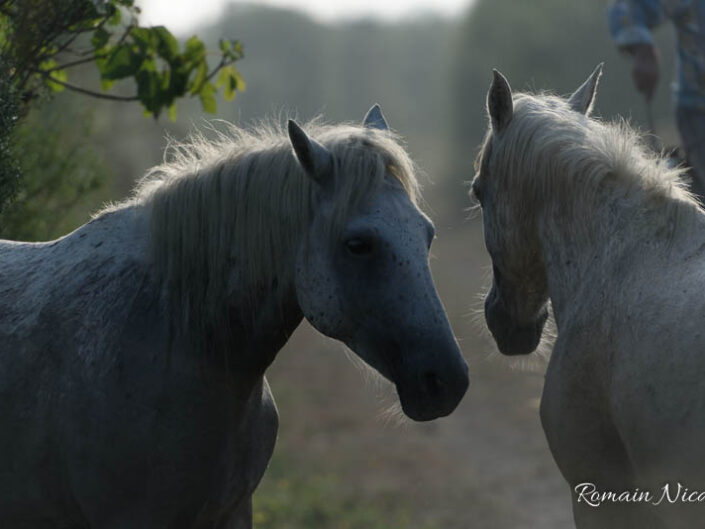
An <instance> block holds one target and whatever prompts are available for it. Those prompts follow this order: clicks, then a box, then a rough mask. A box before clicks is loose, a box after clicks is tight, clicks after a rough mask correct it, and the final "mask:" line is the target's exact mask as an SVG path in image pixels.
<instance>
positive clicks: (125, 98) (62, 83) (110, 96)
mask: <svg viewBox="0 0 705 529" xmlns="http://www.w3.org/2000/svg"><path fill="white" fill-rule="evenodd" d="M34 71H35V72H36V73H38V74H39V75H41V76H42V77H45V78H47V79H48V80H50V81H51V82H52V83H56V84H58V85H60V86H63V87H64V88H67V89H68V90H72V91H73V92H78V93H79V94H85V95H88V96H91V97H97V98H99V99H109V100H110V101H139V96H136V95H134V96H116V95H113V94H104V93H102V92H94V91H93V90H88V89H86V88H81V87H80V86H76V85H73V84H70V83H67V82H65V81H60V80H59V79H56V78H55V77H53V76H52V75H51V74H50V73H47V72H44V71H42V70H34Z"/></svg>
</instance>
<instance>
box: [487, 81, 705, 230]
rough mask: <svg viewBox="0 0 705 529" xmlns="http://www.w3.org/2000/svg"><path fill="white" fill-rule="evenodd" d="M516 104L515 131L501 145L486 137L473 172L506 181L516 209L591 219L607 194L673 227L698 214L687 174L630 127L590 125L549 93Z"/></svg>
mask: <svg viewBox="0 0 705 529" xmlns="http://www.w3.org/2000/svg"><path fill="white" fill-rule="evenodd" d="M513 100H514V115H513V117H512V122H511V124H510V126H508V127H507V128H506V129H505V130H503V131H502V133H501V139H499V140H498V141H496V142H495V141H491V134H488V136H487V138H486V139H485V142H484V144H483V146H482V148H481V151H480V154H479V156H478V160H477V162H476V166H477V168H480V167H483V168H486V169H488V170H489V172H490V173H491V174H492V176H491V178H500V179H503V181H502V183H501V185H500V188H502V189H511V190H512V193H511V196H512V197H515V199H516V200H519V201H521V203H520V204H515V205H514V206H516V207H520V208H522V209H525V210H527V215H528V214H529V213H528V210H536V209H537V207H539V206H540V205H543V204H545V203H546V202H547V201H550V202H551V205H552V206H554V207H571V208H583V209H584V213H585V214H589V212H590V211H594V207H595V206H596V203H597V202H599V201H604V199H605V192H606V190H610V189H611V190H612V192H613V195H614V196H616V197H617V196H618V197H620V199H621V200H623V201H630V202H633V203H639V204H641V205H642V206H643V207H646V208H654V209H661V210H662V213H663V215H662V217H663V218H664V220H666V221H668V222H672V221H673V220H674V219H675V220H676V221H677V222H680V220H682V217H683V215H684V214H685V215H686V216H688V214H689V212H694V211H696V210H698V209H699V205H698V203H697V201H696V200H695V198H694V197H693V196H692V195H691V194H690V193H689V192H688V191H687V189H686V184H685V181H684V179H683V176H684V173H685V170H684V169H683V168H671V167H669V166H668V165H667V161H666V159H664V158H663V157H661V156H660V155H658V154H656V153H653V152H652V151H651V150H650V149H649V148H648V147H646V145H645V142H644V140H643V138H642V137H641V135H640V134H639V133H638V132H637V131H635V130H634V129H632V128H631V127H629V126H628V125H627V124H626V123H625V122H623V121H617V122H613V123H610V122H603V121H600V120H596V119H592V118H588V117H586V116H583V115H581V114H579V113H577V112H575V111H573V110H572V109H571V108H570V106H569V104H568V102H567V101H566V100H564V99H562V98H560V97H557V96H553V95H548V94H537V95H532V94H515V96H514V98H513ZM678 219H680V220H678Z"/></svg>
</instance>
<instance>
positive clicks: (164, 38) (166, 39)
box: [152, 26, 179, 62]
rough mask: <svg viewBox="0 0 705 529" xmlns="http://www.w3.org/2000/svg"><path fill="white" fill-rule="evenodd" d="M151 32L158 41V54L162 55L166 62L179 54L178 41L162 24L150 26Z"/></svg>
mask: <svg viewBox="0 0 705 529" xmlns="http://www.w3.org/2000/svg"><path fill="white" fill-rule="evenodd" d="M152 32H153V33H154V35H155V36H156V39H157V41H158V45H157V53H159V56H160V57H163V58H164V59H165V60H166V61H167V62H172V61H173V60H174V58H175V57H176V56H177V55H178V54H179V43H178V41H177V40H176V38H174V35H172V34H171V33H170V32H169V30H168V29H166V28H165V27H164V26H157V27H154V28H152Z"/></svg>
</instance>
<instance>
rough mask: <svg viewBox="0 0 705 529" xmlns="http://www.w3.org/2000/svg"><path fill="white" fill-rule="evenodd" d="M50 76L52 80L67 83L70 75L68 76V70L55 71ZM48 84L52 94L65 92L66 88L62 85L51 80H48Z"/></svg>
mask: <svg viewBox="0 0 705 529" xmlns="http://www.w3.org/2000/svg"><path fill="white" fill-rule="evenodd" d="M49 75H50V76H51V77H52V78H54V79H56V80H57V81H63V82H66V80H67V79H68V75H67V74H66V70H54V71H53V72H51V73H50V74H49ZM46 83H47V86H48V87H49V88H50V89H51V91H52V92H63V91H64V89H65V88H66V87H65V86H63V85H60V84H59V83H55V82H53V81H52V80H51V79H50V78H47V80H46Z"/></svg>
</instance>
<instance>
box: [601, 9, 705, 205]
mask: <svg viewBox="0 0 705 529" xmlns="http://www.w3.org/2000/svg"><path fill="white" fill-rule="evenodd" d="M608 17H609V28H610V33H611V34H612V38H613V39H614V41H615V42H616V44H617V46H618V47H619V49H620V50H621V51H623V52H626V53H628V54H629V55H631V57H632V59H633V68H632V76H633V78H634V84H635V85H636V89H637V90H638V91H639V92H641V93H643V94H644V95H645V96H646V98H647V99H648V100H651V98H652V97H653V95H654V92H655V91H656V86H657V85H658V82H659V76H660V65H659V62H660V61H659V52H658V49H657V48H656V46H655V45H654V40H653V37H652V34H651V30H652V29H653V28H654V27H656V26H658V25H659V24H661V23H663V22H664V21H666V20H670V21H671V22H672V23H673V24H674V25H675V28H676V32H677V35H678V43H677V47H678V49H677V64H678V68H677V70H678V74H677V75H678V78H677V81H676V83H675V84H674V88H675V98H676V123H677V125H678V130H679V132H680V136H681V140H682V145H683V149H684V150H685V155H686V158H687V163H688V165H689V166H690V167H691V175H692V190H693V191H694V192H695V193H696V194H697V195H698V196H699V197H700V200H701V201H703V200H704V199H705V0H615V1H613V2H612V4H611V5H610V7H609V11H608Z"/></svg>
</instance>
